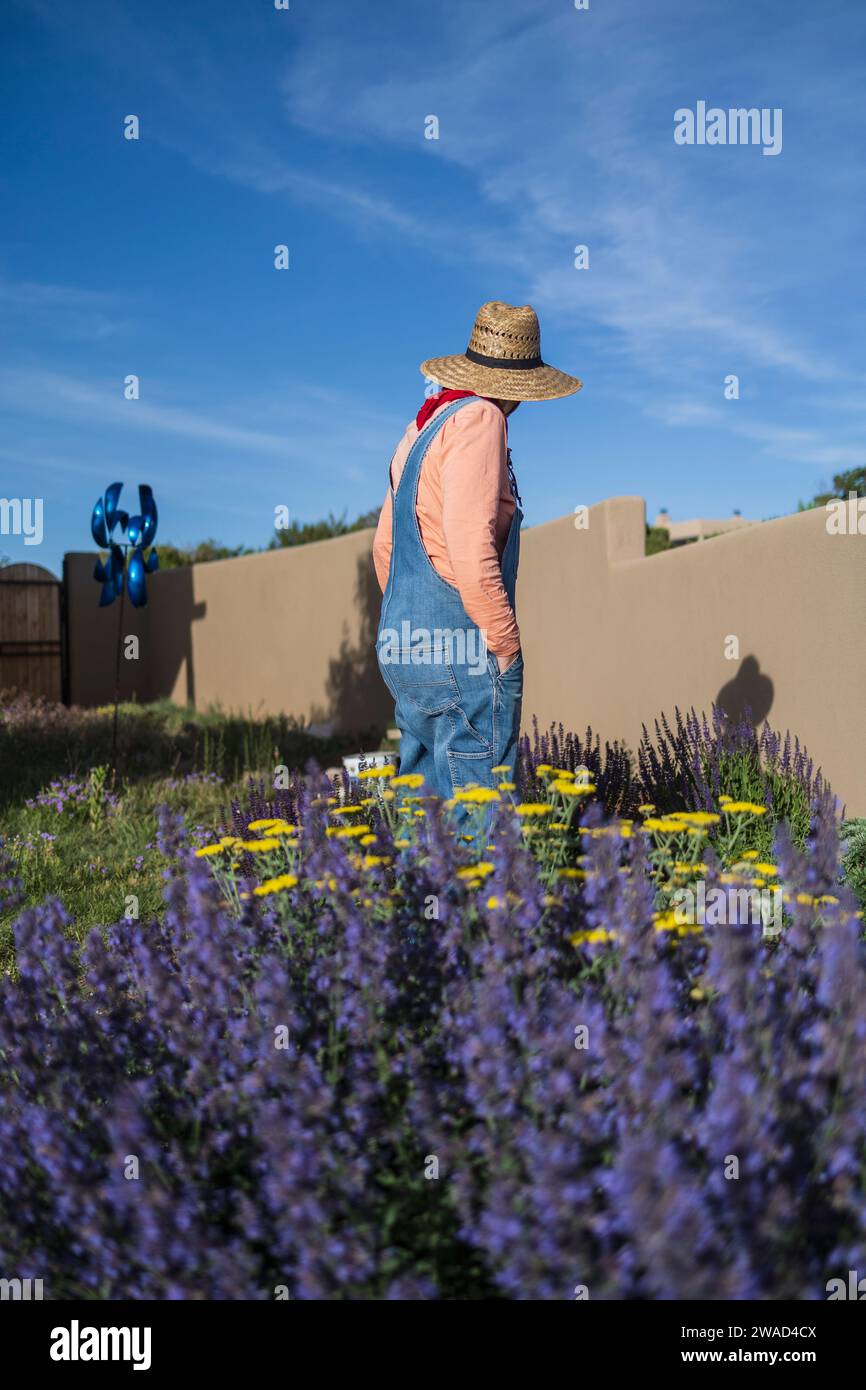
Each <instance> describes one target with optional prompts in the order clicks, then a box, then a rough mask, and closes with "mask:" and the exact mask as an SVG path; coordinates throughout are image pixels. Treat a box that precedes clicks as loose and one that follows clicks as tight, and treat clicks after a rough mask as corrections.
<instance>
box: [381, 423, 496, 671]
mask: <svg viewBox="0 0 866 1390" xmlns="http://www.w3.org/2000/svg"><path fill="white" fill-rule="evenodd" d="M434 415H435V412H434ZM417 438H418V429H417V426H416V424H415V421H414V420H413V421H412V422H411V424H409V425H408V426H407V428H406V432H405V434H404V435H403V438H402V439H401V440H400V443H399V444H398V445H397V450H396V453H395V454H394V457H393V459H392V460H391V484H392V486H393V487H394V488H395V489H396V487H397V485H398V483H399V482H400V476H401V474H402V472H403V467H404V465H405V463H406V459H407V457H408V455H409V450H410V449H411V447H412V445H413V444H414V442H415V440H416V439H417ZM507 460H508V453H507V443H506V426H505V416H504V415H503V413H502V411H501V410H500V409H499V407H498V405H494V404H493V402H492V401H487V400H484V399H482V398H480V397H479V399H478V400H477V401H472V402H471V403H470V404H469V405H465V406H463V407H462V408H461V409H460V410H457V411H455V413H454V414H453V415H452V416H450V417H449V419H447V420H446V421H445V424H444V425H443V426H442V428H441V429H440V430H439V431H438V433H437V434H436V435H435V437H434V438H433V440H432V441H431V443H430V445H429V447H428V449H427V453H426V455H425V457H424V461H423V463H422V465H421V474H420V477H419V479H418V493H417V498H416V515H417V517H418V526H419V529H420V532H421V540H422V542H423V544H424V549H425V550H426V552H427V554H428V556H429V557H430V561H431V563H432V565H433V567H434V569H435V570H436V572H437V574H439V575H441V577H442V578H443V579H444V580H446V582H447V583H449V584H453V585H454V587H455V588H456V589H457V591H458V592H459V594H460V598H461V600H462V602H463V607H464V608H465V609H466V612H467V613H468V615H469V617H470V618H471V619H472V621H473V622H474V623H476V624H477V626H478V627H479V628H481V630H482V631H483V632H485V633H486V635H487V646H488V649H489V650H490V651H491V652H492V653H493V655H494V656H496V657H498V658H500V665H502V664H503V661H502V659H505V660H506V661H507V662H510V661H512V660H513V659H514V658H515V657H516V656H517V654H518V652H519V651H520V630H519V628H518V626H517V619H516V617H515V616H514V610H513V609H512V607H511V604H510V603H509V601H508V595H507V594H506V592H505V588H504V586H503V583H502V572H501V568H500V562H501V559H502V552H503V550H504V549H505V542H506V540H507V539H508V531H509V528H510V526H511V518H512V516H513V515H514V506H515V503H514V498H513V497H512V495H511V487H510V485H509V480H508V461H507ZM391 535H392V532H391V493H390V491H389V492H388V495H387V496H386V498H385V504H384V506H383V507H382V511H381V513H380V516H379V524H378V526H377V527H376V539H375V541H374V542H373V563H374V565H375V567H376V577H377V578H378V580H379V587H380V588H381V590H382V592H383V593H384V592H385V586H386V584H387V583H388V570H389V567H390V563H391Z"/></svg>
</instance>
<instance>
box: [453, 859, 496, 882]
mask: <svg viewBox="0 0 866 1390" xmlns="http://www.w3.org/2000/svg"><path fill="white" fill-rule="evenodd" d="M492 873H493V865H492V864H490V863H489V862H488V861H487V860H484V859H482V860H481V862H480V863H479V864H466V865H465V866H464V867H463V868H462V869H458V870H457V877H458V878H486V877H487V875H488V874H492Z"/></svg>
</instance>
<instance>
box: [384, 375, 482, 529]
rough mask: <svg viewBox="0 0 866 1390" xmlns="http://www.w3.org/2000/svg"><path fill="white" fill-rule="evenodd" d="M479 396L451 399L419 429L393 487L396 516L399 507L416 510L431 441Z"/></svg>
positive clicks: (392, 506)
mask: <svg viewBox="0 0 866 1390" xmlns="http://www.w3.org/2000/svg"><path fill="white" fill-rule="evenodd" d="M478 399H479V397H478V396H464V397H463V399H462V400H459V401H449V402H448V404H447V405H445V406H442V408H441V409H440V410H437V411H436V413H435V414H434V415H433V417H432V419H431V420H429V421H428V423H427V424H426V425H425V426H424V428H423V429H422V430H420V431H419V434H418V438H417V439H416V440H415V442H414V444H413V445H412V447H411V449H410V450H409V453H408V454H407V455H406V462H405V463H404V465H403V472H402V473H401V474H400V481H399V483H398V484H397V489H396V491H395V490H394V488H393V487H392V489H391V508H392V511H393V512H394V514H395V516H396V513H397V508H400V509H401V510H403V509H405V508H406V507H410V508H411V511H412V514H413V515H414V512H415V497H416V494H417V491H418V479H419V477H420V475H421V464H422V463H423V461H424V455H425V454H426V452H427V450H428V449H429V447H430V444H431V442H432V441H433V439H434V438H435V436H436V435H437V434H438V433H439V431H440V430H441V428H442V426H443V425H444V424H445V421H446V420H449V419H450V418H451V416H452V415H454V414H456V412H457V411H458V410H461V409H462V407H463V406H465V405H471V404H472V402H473V401H476V400H478Z"/></svg>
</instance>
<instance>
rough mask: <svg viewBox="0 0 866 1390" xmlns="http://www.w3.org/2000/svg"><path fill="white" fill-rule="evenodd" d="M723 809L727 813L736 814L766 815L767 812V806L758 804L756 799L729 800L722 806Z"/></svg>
mask: <svg viewBox="0 0 866 1390" xmlns="http://www.w3.org/2000/svg"><path fill="white" fill-rule="evenodd" d="M722 810H723V811H724V813H725V815H735V816H738V815H750V816H765V815H766V814H767V808H766V806H758V805H757V803H756V802H754V801H728V802H727V803H726V805H725V806H723V807H722Z"/></svg>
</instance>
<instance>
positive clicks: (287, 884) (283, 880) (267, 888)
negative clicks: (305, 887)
mask: <svg viewBox="0 0 866 1390" xmlns="http://www.w3.org/2000/svg"><path fill="white" fill-rule="evenodd" d="M297 881H298V880H297V878H296V876H295V875H294V874H280V875H279V876H278V877H277V878H266V879H265V881H264V883H260V884H259V885H258V887H257V888H254V889H253V892H254V893H255V895H256V897H257V898H266V897H267V896H268V894H270V893H280V892H282V890H283V889H284V888H294V887H295V884H296V883H297Z"/></svg>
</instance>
